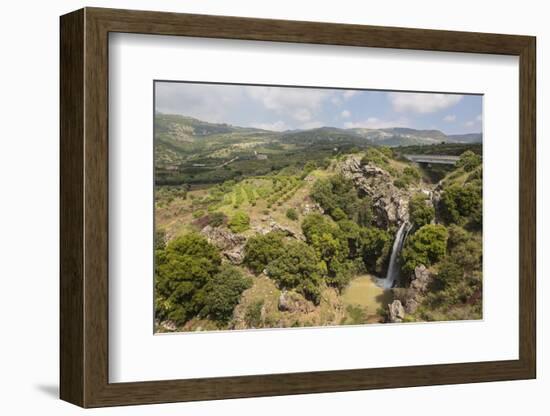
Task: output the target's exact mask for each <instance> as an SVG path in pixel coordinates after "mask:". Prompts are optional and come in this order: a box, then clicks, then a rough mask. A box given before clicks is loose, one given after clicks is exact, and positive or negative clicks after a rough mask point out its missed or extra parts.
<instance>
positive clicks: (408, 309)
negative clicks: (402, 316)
mask: <svg viewBox="0 0 550 416" xmlns="http://www.w3.org/2000/svg"><path fill="white" fill-rule="evenodd" d="M419 306H420V303H418V301H417V300H416V299H414V298H411V299H407V301H406V302H405V313H408V314H412V313H415V312H416V310H417V309H418V307H419Z"/></svg>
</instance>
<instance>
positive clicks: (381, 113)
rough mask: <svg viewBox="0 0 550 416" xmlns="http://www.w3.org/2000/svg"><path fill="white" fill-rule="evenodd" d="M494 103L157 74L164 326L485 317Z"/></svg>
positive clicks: (158, 260) (159, 294)
mask: <svg viewBox="0 0 550 416" xmlns="http://www.w3.org/2000/svg"><path fill="white" fill-rule="evenodd" d="M482 101H483V96H482V95H475V94H458V93H434V92H417V91H414V92H412V91H411V92H407V91H383V90H358V89H335V88H318V87H315V88H314V87H300V86H263V85H244V84H221V83H197V82H180V81H155V82H154V109H153V111H154V175H155V189H154V215H155V229H154V258H155V275H154V279H155V280H154V291H155V294H154V298H155V305H154V313H155V332H157V333H164V332H188V331H216V330H249V329H262V328H295V327H323V326H340V325H366V324H392V323H405V322H429V321H457V320H478V319H482V300H483V299H482V294H483V290H482V280H483V279H482V174H483V170H482V141H483V137H482V120H483V117H482Z"/></svg>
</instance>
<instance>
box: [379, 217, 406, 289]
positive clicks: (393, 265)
mask: <svg viewBox="0 0 550 416" xmlns="http://www.w3.org/2000/svg"><path fill="white" fill-rule="evenodd" d="M410 228H411V227H410V224H409V223H408V222H407V221H404V222H403V224H401V227H399V230H397V234H395V240H394V242H393V247H392V250H391V256H390V264H389V265H388V272H387V273H386V278H385V279H384V282H383V287H384V289H391V288H392V287H393V285H394V284H395V281H396V279H397V277H398V275H399V265H398V264H397V263H398V260H399V253H401V249H402V248H403V242H404V241H405V237H406V236H407V234H408V232H409V230H410Z"/></svg>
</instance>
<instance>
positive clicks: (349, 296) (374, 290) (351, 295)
mask: <svg viewBox="0 0 550 416" xmlns="http://www.w3.org/2000/svg"><path fill="white" fill-rule="evenodd" d="M342 300H343V301H344V304H345V305H355V306H356V305H360V306H362V307H364V308H365V307H366V308H367V313H368V315H370V316H372V315H377V311H378V308H380V307H383V308H385V307H386V306H387V305H388V303H391V302H392V300H393V297H392V293H391V290H385V289H383V288H382V287H380V286H379V285H377V284H376V278H375V277H372V276H370V275H364V276H358V277H356V278H354V279H353V280H352V281H351V282H350V284H349V285H348V287H346V288H345V289H344V292H343V293H342Z"/></svg>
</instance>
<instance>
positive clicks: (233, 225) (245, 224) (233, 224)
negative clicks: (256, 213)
mask: <svg viewBox="0 0 550 416" xmlns="http://www.w3.org/2000/svg"><path fill="white" fill-rule="evenodd" d="M228 226H229V229H230V230H231V231H233V232H234V233H242V232H243V231H246V230H248V229H249V228H250V217H249V216H248V215H247V214H246V213H245V212H243V211H237V212H236V213H235V214H234V215H233V217H232V218H231V220H230V221H229V224H228Z"/></svg>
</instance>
